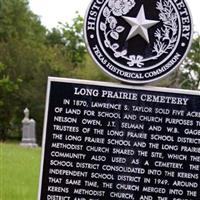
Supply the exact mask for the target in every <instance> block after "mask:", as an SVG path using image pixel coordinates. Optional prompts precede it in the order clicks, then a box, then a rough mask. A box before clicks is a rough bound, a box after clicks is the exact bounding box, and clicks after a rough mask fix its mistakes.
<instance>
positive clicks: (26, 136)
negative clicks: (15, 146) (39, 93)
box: [21, 108, 38, 147]
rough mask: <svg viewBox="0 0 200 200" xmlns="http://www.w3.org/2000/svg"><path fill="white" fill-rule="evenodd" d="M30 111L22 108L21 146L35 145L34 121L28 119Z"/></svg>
mask: <svg viewBox="0 0 200 200" xmlns="http://www.w3.org/2000/svg"><path fill="white" fill-rule="evenodd" d="M29 115H30V111H29V109H28V108H25V109H24V119H23V120H22V141H21V145H22V146H27V147H37V146H38V145H37V143H36V122H35V120H34V119H29Z"/></svg>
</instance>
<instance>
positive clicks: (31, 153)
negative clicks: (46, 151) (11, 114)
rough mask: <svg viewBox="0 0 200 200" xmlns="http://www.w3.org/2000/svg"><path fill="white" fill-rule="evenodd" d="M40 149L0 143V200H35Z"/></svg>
mask: <svg viewBox="0 0 200 200" xmlns="http://www.w3.org/2000/svg"><path fill="white" fill-rule="evenodd" d="M40 154H41V148H26V147H22V146H20V145H19V143H13V142H12V143H0V200H35V199H37V190H38V180H39V170H40Z"/></svg>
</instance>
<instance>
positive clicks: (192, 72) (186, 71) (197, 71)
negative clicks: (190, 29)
mask: <svg viewBox="0 0 200 200" xmlns="http://www.w3.org/2000/svg"><path fill="white" fill-rule="evenodd" d="M181 70H182V76H181V79H180V85H181V87H182V88H186V89H191V90H197V89H199V87H200V35H197V36H196V37H195V38H194V39H193V43H192V48H191V51H190V53H189V55H188V57H187V59H186V61H185V63H184V65H183V66H182V67H181Z"/></svg>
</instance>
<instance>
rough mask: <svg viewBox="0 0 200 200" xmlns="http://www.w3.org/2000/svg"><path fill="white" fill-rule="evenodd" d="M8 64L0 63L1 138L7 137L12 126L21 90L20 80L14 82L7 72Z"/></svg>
mask: <svg viewBox="0 0 200 200" xmlns="http://www.w3.org/2000/svg"><path fill="white" fill-rule="evenodd" d="M5 69H6V66H5V65H3V64H2V63H0V140H3V141H4V140H5V139H6V138H7V133H8V131H9V128H10V127H11V126H12V124H11V123H12V120H13V116H14V113H15V112H16V109H15V105H16V100H17V98H16V95H15V94H16V92H18V90H19V84H20V80H17V82H13V81H12V80H10V78H9V76H8V75H6V74H5Z"/></svg>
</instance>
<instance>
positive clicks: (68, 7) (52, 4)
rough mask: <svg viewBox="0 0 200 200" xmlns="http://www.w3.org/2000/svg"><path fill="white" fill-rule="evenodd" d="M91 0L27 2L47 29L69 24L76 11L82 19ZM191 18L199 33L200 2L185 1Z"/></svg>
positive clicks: (30, 0)
mask: <svg viewBox="0 0 200 200" xmlns="http://www.w3.org/2000/svg"><path fill="white" fill-rule="evenodd" d="M90 1H91V0H29V5H30V9H31V10H32V11H33V12H34V13H35V14H37V15H38V16H39V17H40V19H41V22H42V24H43V25H44V26H46V27H47V28H48V29H51V28H53V27H57V26H58V22H62V23H65V22H69V23H70V22H71V21H72V19H73V18H74V17H75V16H76V14H75V13H76V11H78V12H79V14H80V15H81V16H82V17H84V16H85V12H86V10H87V7H88V5H89V3H90ZM187 3H188V6H189V8H190V10H191V13H192V17H193V24H194V30H195V31H197V32H198V33H200V20H199V17H200V14H199V9H200V0H187Z"/></svg>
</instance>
